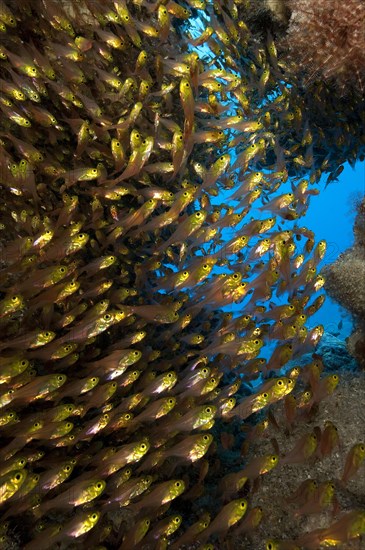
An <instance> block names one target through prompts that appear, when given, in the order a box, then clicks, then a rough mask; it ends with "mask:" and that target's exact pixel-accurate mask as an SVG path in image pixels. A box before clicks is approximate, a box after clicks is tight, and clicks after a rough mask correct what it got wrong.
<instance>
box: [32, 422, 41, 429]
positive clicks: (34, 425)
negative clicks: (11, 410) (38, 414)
mask: <svg viewBox="0 0 365 550" xmlns="http://www.w3.org/2000/svg"><path fill="white" fill-rule="evenodd" d="M40 427H41V423H40V422H34V424H33V428H40Z"/></svg>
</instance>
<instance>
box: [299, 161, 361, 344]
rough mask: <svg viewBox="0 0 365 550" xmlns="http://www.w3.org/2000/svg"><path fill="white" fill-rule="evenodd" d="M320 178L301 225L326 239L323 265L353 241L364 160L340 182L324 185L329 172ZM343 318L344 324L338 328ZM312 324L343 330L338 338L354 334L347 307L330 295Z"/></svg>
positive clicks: (347, 167) (314, 316)
mask: <svg viewBox="0 0 365 550" xmlns="http://www.w3.org/2000/svg"><path fill="white" fill-rule="evenodd" d="M323 180H324V181H323V182H320V184H319V188H320V189H321V192H320V194H319V195H317V196H314V197H311V202H310V206H309V208H308V211H307V213H306V215H305V216H303V218H301V220H300V221H301V225H305V226H306V227H308V228H310V229H312V231H314V232H315V236H316V242H318V241H319V240H321V239H324V240H326V241H327V252H326V255H325V257H324V259H323V260H322V263H321V264H320V266H322V267H323V265H325V264H329V263H332V262H333V261H334V260H335V259H336V258H337V257H338V256H339V254H340V253H341V252H344V251H345V250H346V249H347V248H349V247H350V246H351V245H352V244H353V240H354V239H353V223H354V219H355V215H356V211H355V209H354V199H355V197H356V196H358V195H362V196H364V194H365V162H358V163H357V164H356V166H355V170H353V169H352V168H351V166H350V165H349V164H346V165H345V169H344V171H343V172H342V174H341V175H340V176H339V178H338V180H339V181H338V182H334V183H330V184H329V185H328V186H327V187H326V188H325V181H326V176H325V177H324V178H323ZM341 320H342V322H343V326H342V328H341V329H338V324H339V322H340V321H341ZM311 324H313V325H314V326H315V325H318V324H322V325H324V327H325V330H326V331H327V332H331V333H335V334H337V333H340V334H339V338H342V339H344V338H346V337H347V336H349V335H350V334H351V331H352V322H351V318H350V316H349V315H348V314H347V312H346V310H344V309H343V308H341V307H339V306H338V305H337V303H336V302H334V301H333V300H331V299H330V298H329V297H328V296H327V298H326V301H325V303H324V304H323V306H322V307H321V309H320V310H319V311H317V313H316V314H315V315H313V316H312V317H311Z"/></svg>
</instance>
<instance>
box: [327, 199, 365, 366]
mask: <svg viewBox="0 0 365 550" xmlns="http://www.w3.org/2000/svg"><path fill="white" fill-rule="evenodd" d="M354 237H355V239H354V244H353V246H352V247H350V248H349V249H348V250H346V251H345V252H344V253H343V254H340V256H339V257H338V258H337V260H336V261H335V262H333V263H332V264H330V265H327V266H325V268H324V269H323V273H324V275H325V277H326V285H325V286H326V290H327V292H328V294H329V295H330V296H331V297H332V298H333V299H334V300H336V301H337V302H338V303H339V304H340V305H341V306H343V307H344V308H345V309H347V310H348V311H349V313H350V314H351V315H352V317H353V320H354V328H355V330H354V332H353V334H352V335H351V336H350V337H349V339H348V348H349V350H350V352H351V354H352V355H353V356H354V357H356V359H357V360H358V361H359V363H360V364H362V365H363V366H365V354H364V352H365V283H364V281H365V198H363V199H362V200H359V201H358V204H357V216H356V218H355V222H354Z"/></svg>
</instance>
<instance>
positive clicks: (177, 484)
mask: <svg viewBox="0 0 365 550" xmlns="http://www.w3.org/2000/svg"><path fill="white" fill-rule="evenodd" d="M180 485H181V483H180V481H177V482H176V483H175V487H176V488H177V489H178V488H179V487H180Z"/></svg>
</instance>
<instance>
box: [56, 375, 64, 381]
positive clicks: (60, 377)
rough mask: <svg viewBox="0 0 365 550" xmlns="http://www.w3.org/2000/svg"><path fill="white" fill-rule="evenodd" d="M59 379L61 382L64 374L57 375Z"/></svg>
mask: <svg viewBox="0 0 365 550" xmlns="http://www.w3.org/2000/svg"><path fill="white" fill-rule="evenodd" d="M57 380H58V381H59V382H62V381H63V375H62V374H60V376H57Z"/></svg>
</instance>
